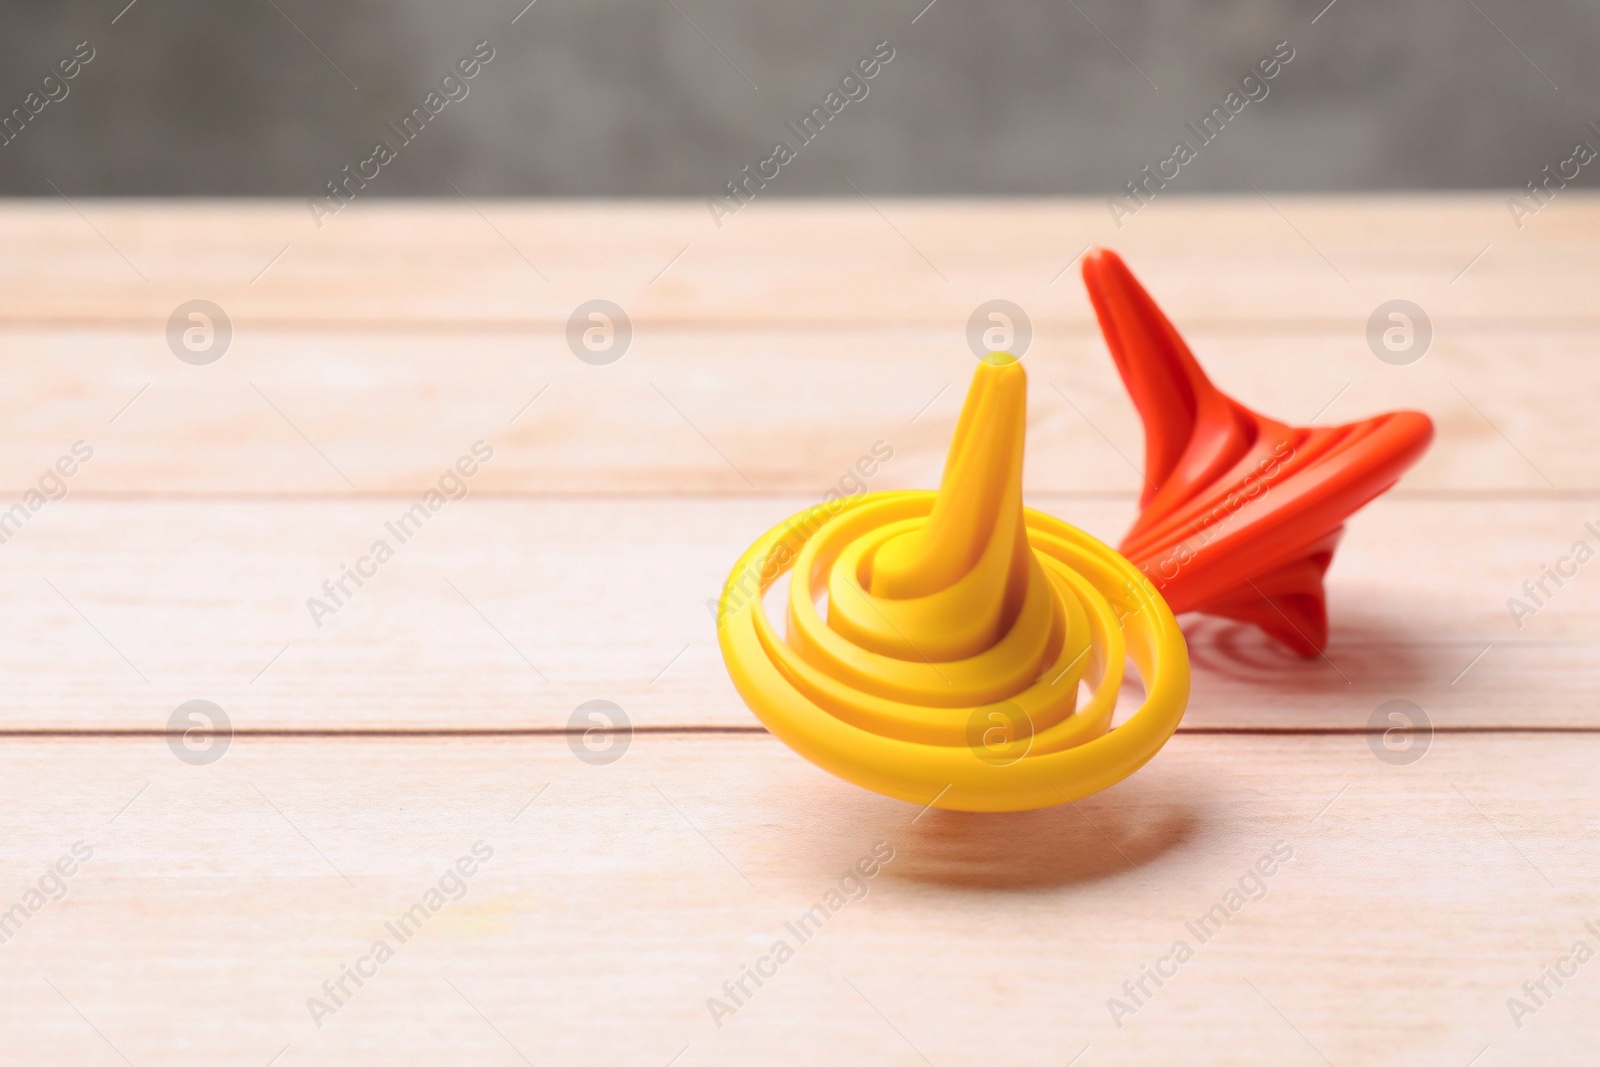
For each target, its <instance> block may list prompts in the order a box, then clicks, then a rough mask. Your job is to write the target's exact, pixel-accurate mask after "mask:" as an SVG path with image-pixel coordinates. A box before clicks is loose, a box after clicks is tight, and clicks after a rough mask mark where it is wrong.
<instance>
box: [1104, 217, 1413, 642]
mask: <svg viewBox="0 0 1600 1067" xmlns="http://www.w3.org/2000/svg"><path fill="white" fill-rule="evenodd" d="M1083 280H1084V284H1085V285H1087V286H1088V289H1089V298H1090V300H1091V301H1092V302H1093V304H1094V309H1095V314H1096V316H1098V318H1099V320H1100V330H1101V332H1102V333H1103V334H1104V335H1105V339H1106V345H1107V346H1108V347H1109V348H1110V349H1111V357H1112V359H1114V360H1115V361H1116V364H1117V370H1118V371H1119V372H1120V373H1121V375H1122V381H1123V384H1124V385H1126V386H1127V389H1128V393H1129V395H1130V396H1131V397H1132V398H1133V403H1134V406H1135V407H1136V408H1138V410H1139V417H1140V418H1141V419H1142V420H1143V422H1144V440H1145V465H1144V480H1145V485H1144V489H1143V492H1142V493H1141V494H1140V498H1139V506H1140V513H1139V518H1138V519H1137V520H1136V521H1135V522H1134V524H1133V527H1132V528H1131V529H1130V530H1129V531H1128V533H1127V536H1126V537H1124V538H1123V541H1122V544H1121V545H1120V546H1119V547H1120V548H1121V551H1122V553H1123V554H1124V555H1126V556H1127V557H1128V558H1129V559H1130V560H1132V561H1133V562H1134V564H1135V565H1137V566H1138V567H1139V569H1140V570H1142V571H1143V572H1144V573H1145V574H1146V575H1147V576H1148V577H1149V579H1150V581H1151V582H1152V583H1154V584H1155V586H1156V588H1157V589H1159V590H1160V591H1161V595H1162V596H1163V597H1164V598H1165V599H1166V601H1167V603H1168V604H1169V605H1170V606H1171V607H1172V610H1173V611H1174V612H1176V613H1179V614H1181V613H1183V612H1186V611H1198V612H1202V613H1204V614H1208V615H1220V616H1223V617H1224V618H1230V619H1237V620H1239V621H1241V622H1246V623H1251V624H1253V625H1255V626H1259V627H1260V628H1261V629H1262V630H1264V631H1265V632H1266V633H1267V634H1268V636H1270V637H1272V638H1273V639H1274V640H1276V641H1278V642H1280V643H1282V644H1284V645H1286V646H1288V647H1289V648H1291V649H1293V650H1294V651H1295V652H1298V653H1300V654H1301V655H1303V656H1314V655H1316V654H1317V653H1319V652H1321V651H1322V648H1323V646H1324V645H1325V644H1327V640H1328V611H1327V599H1326V596H1325V594H1324V592H1323V585H1322V578H1323V575H1324V574H1325V573H1326V572H1327V569H1328V564H1329V563H1330V562H1332V560H1333V550H1334V547H1335V546H1336V545H1337V544H1338V543H1339V537H1340V535H1341V534H1342V533H1343V531H1344V522H1345V520H1346V519H1347V518H1348V517H1349V516H1350V515H1351V514H1352V513H1353V512H1355V511H1356V510H1357V509H1358V508H1360V507H1361V506H1362V505H1363V504H1365V503H1367V501H1369V500H1371V499H1372V498H1373V497H1376V496H1378V495H1379V494H1380V493H1382V492H1384V491H1385V490H1387V489H1388V488H1389V487H1390V486H1392V485H1394V483H1395V482H1396V481H1397V480H1398V479H1399V477H1400V475H1401V474H1402V473H1404V472H1405V470H1406V469H1407V468H1408V467H1410V466H1411V465H1412V464H1413V463H1415V462H1416V461H1417V460H1418V459H1419V458H1421V456H1422V453H1423V452H1424V451H1426V449H1427V447H1428V442H1429V441H1431V440H1432V439H1433V423H1432V422H1431V421H1430V420H1429V419H1428V416H1426V415H1424V414H1422V413H1421V412H1417V411H1394V412H1389V413H1388V414H1384V415H1377V416H1374V417H1373V418H1370V419H1363V420H1362V421H1360V422H1351V423H1345V424H1344V425H1342V426H1291V425H1289V424H1287V423H1283V422H1279V421H1278V420H1276V419H1272V418H1268V417H1267V416H1265V415H1261V414H1258V413H1257V412H1254V411H1251V410H1250V409H1249V408H1247V407H1245V406H1244V405H1243V404H1241V403H1239V402H1238V401H1237V400H1234V399H1233V398H1232V397H1229V396H1227V395H1226V394H1224V393H1223V392H1221V391H1220V390H1218V389H1217V387H1216V386H1214V385H1212V384H1211V381H1210V379H1208V378H1207V377H1206V375H1205V372H1204V371H1202V370H1201V369H1200V365H1199V364H1198V363H1197V362H1195V358H1194V356H1193V354H1192V353H1190V351H1189V346H1188V345H1186V344H1184V341H1183V338H1182V337H1180V336H1179V335H1178V331H1177V330H1176V329H1174V328H1173V325H1172V323H1171V322H1169V321H1168V320H1167V317H1166V316H1165V315H1163V314H1162V313H1161V309H1160V308H1159V307H1157V306H1156V303H1155V301H1154V300H1152V299H1151V297H1150V294H1149V293H1147V292H1145V290H1144V287H1143V286H1141V285H1140V284H1139V282H1138V280H1137V279H1136V278H1134V276H1133V272H1132V271H1130V270H1128V268H1127V266H1126V265H1125V264H1124V263H1123V262H1122V260H1121V259H1120V258H1118V257H1117V255H1116V253H1114V252H1110V251H1107V250H1105V249H1095V250H1093V251H1091V252H1090V253H1089V254H1088V255H1087V256H1085V257H1084V261H1083Z"/></svg>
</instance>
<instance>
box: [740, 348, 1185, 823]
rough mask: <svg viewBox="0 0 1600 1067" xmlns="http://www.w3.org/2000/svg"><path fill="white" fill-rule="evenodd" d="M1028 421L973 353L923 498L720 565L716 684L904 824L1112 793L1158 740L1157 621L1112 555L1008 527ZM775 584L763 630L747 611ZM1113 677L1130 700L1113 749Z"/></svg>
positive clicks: (1068, 536)
mask: <svg viewBox="0 0 1600 1067" xmlns="http://www.w3.org/2000/svg"><path fill="white" fill-rule="evenodd" d="M1026 412H1027V376H1026V374H1024V373H1023V370H1022V366H1021V364H1019V363H1018V362H1017V361H1016V360H1015V359H1013V358H1012V357H1010V356H1007V355H1005V354H1003V353H991V354H990V355H989V356H987V357H985V359H984V361H983V362H982V363H980V364H979V366H978V369H977V372H976V373H975V374H974V375H973V379H972V386H971V389H970V390H969V392H968V393H967V400H966V404H965V406H964V407H963V408H962V411H961V418H960V420H959V422H958V423H957V425H956V431H955V436H954V439H953V440H952V441H951V444H950V453H949V457H948V459H947V460H946V463H945V470H944V477H943V479H942V481H941V482H940V486H939V490H938V491H937V492H927V491H911V492H887V493H868V494H865V495H862V496H856V497H848V498H842V499H832V500H827V501H824V502H823V503H821V504H818V505H816V506H814V507H812V508H809V509H807V510H806V511H803V512H801V513H800V514H799V515H796V516H794V517H793V518H791V519H790V520H788V521H787V522H785V523H783V524H781V525H779V526H777V527H775V528H774V529H772V530H770V531H768V532H767V534H766V535H765V536H763V537H762V538H761V539H760V540H758V541H757V542H756V543H755V544H754V545H753V546H751V548H750V549H749V550H748V551H747V552H746V553H745V554H744V556H743V557H742V558H741V559H740V560H739V562H738V563H737V564H736V565H735V566H734V569H733V572H732V574H730V575H729V577H728V582H727V584H726V585H725V586H724V588H723V593H722V599H721V601H720V602H719V604H718V615H717V624H718V630H719V635H718V636H719V642H720V644H721V647H722V654H723V659H724V661H725V662H726V664H727V666H728V673H729V675H730V677H732V679H733V682H734V685H735V687H736V688H737V689H738V690H739V694H740V695H741V696H742V697H743V698H744V700H745V702H746V703H747V704H748V705H749V706H750V708H751V710H752V711H754V712H755V713H756V715H757V717H758V718H760V719H761V721H762V722H763V723H765V724H766V726H767V727H768V728H769V729H770V730H771V731H772V732H773V733H774V734H775V735H777V736H778V737H779V738H781V739H782V740H783V741H784V742H785V743H786V744H788V745H789V746H790V747H791V748H793V749H794V750H795V751H797V752H799V753H800V754H801V755H802V756H804V757H806V758H807V759H809V760H811V761H812V762H813V763H816V764H817V765H819V766H821V767H823V768H825V769H827V770H829V771H831V772H833V773H834V774H837V775H838V776H839V777H841V778H844V779H846V780H848V781H851V782H855V783H856V784H858V785H861V786H865V787H866V788H868V789H873V790H876V791H877V792H880V793H885V794H887V795H889V796H893V797H898V798H900V799H902V800H907V801H910V802H912V803H915V804H917V805H919V806H925V805H934V806H938V807H942V808H956V809H961V810H968V811H1014V810H1019V809H1023V808H1039V807H1046V806H1049V805H1052V804H1060V803H1063V802H1065V801H1068V800H1076V799H1077V798H1078V797H1081V796H1086V795H1088V794H1089V793H1093V792H1096V791H1098V790H1101V789H1104V788H1106V787H1107V786H1109V785H1112V784H1113V783H1115V782H1117V781H1120V780H1121V779H1122V778H1124V777H1126V776H1127V775H1129V774H1132V773H1133V772H1134V771H1135V770H1137V769H1138V768H1139V767H1141V766H1143V765H1144V763H1145V762H1146V761H1147V760H1149V759H1150V757H1152V756H1153V755H1155V753H1156V752H1157V750H1159V749H1160V748H1161V746H1162V745H1163V744H1165V743H1166V740H1167V738H1168V737H1170V736H1171V735H1172V732H1173V730H1174V729H1176V728H1177V725H1178V720H1179V719H1180V718H1181V717H1182V715H1183V710H1184V707H1185V705H1186V704H1187V702H1188V695H1189V661H1188V653H1187V650H1186V648H1185V646H1184V642H1183V634H1182V632H1181V631H1180V630H1179V629H1178V625H1177V621H1176V619H1174V618H1173V615H1172V612H1171V611H1169V610H1168V609H1167V606H1166V604H1164V603H1163V602H1162V600H1161V597H1160V596H1159V595H1157V594H1156V592H1155V590H1154V589H1153V587H1152V586H1151V584H1150V582H1149V581H1147V580H1146V579H1145V577H1144V576H1143V575H1142V574H1141V573H1140V572H1139V571H1138V570H1137V569H1136V568H1135V567H1134V566H1133V565H1132V564H1131V563H1129V562H1128V561H1127V560H1126V559H1124V558H1123V557H1122V556H1120V555H1118V554H1117V553H1116V552H1115V551H1113V550H1112V549H1111V548H1109V547H1107V546H1106V545H1103V544H1101V543H1100V542H1099V541H1096V540H1095V539H1094V538H1092V537H1090V536H1088V535H1087V534H1085V533H1083V532H1082V531H1080V530H1077V529H1076V528H1074V527H1072V526H1069V525H1067V524H1066V523H1064V522H1061V521H1060V520H1059V519H1055V518H1052V517H1051V516H1049V515H1045V514H1043V513H1041V512H1036V511H1032V510H1029V509H1027V508H1025V507H1023V506H1022V461H1023V447H1024V439H1025V433H1024V431H1025V423H1026ZM784 574H788V575H789V591H788V598H787V600H788V604H787V613H786V615H785V617H784V619H783V622H784V625H783V626H782V628H781V629H780V627H779V626H778V625H777V624H776V622H775V620H774V619H772V618H770V617H769V615H768V612H767V610H766V607H765V605H764V603H763V597H764V596H765V595H766V593H767V591H768V590H769V589H771V587H772V586H773V585H774V584H775V583H776V582H777V581H778V580H779V579H780V578H781V577H782V576H783V575H784ZM1129 660H1131V661H1132V662H1133V663H1134V665H1135V666H1136V667H1137V668H1138V671H1139V675H1140V678H1141V680H1142V681H1143V682H1144V686H1145V700H1144V703H1143V706H1142V707H1140V709H1139V710H1138V711H1136V712H1135V713H1134V714H1133V715H1132V717H1131V718H1130V719H1129V720H1128V721H1127V722H1125V723H1123V724H1122V725H1120V726H1118V727H1117V728H1116V729H1115V730H1111V728H1110V727H1111V717H1112V711H1113V709H1114V707H1115V705H1116V698H1117V692H1118V689H1119V687H1120V686H1121V683H1122V678H1123V673H1124V669H1125V664H1126V662H1127V661H1129Z"/></svg>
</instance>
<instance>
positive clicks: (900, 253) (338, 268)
mask: <svg viewBox="0 0 1600 1067" xmlns="http://www.w3.org/2000/svg"><path fill="white" fill-rule="evenodd" d="M869 193H870V191H869ZM1597 236H1600V199H1597V198H1596V196H1595V195H1594V194H1592V193H1584V192H1581V191H1577V190H1567V191H1565V192H1563V194H1562V197H1561V199H1560V200H1559V201H1558V202H1556V203H1554V204H1552V205H1551V206H1550V207H1549V208H1548V209H1547V210H1544V211H1541V212H1539V214H1538V216H1537V217H1536V218H1534V219H1532V220H1531V221H1529V222H1528V223H1527V224H1526V226H1525V227H1524V228H1522V229H1518V227H1517V224H1516V222H1515V221H1514V220H1513V218H1512V216H1511V214H1510V212H1509V211H1508V209H1507V206H1506V199H1505V197H1503V196H1501V195H1498V194H1474V195H1461V196H1439V195H1435V194H1429V195H1427V196H1383V197H1342V198H1338V197H1297V196H1277V195H1274V196H1273V198H1272V200H1271V202H1270V203H1269V202H1268V201H1266V200H1264V199H1262V198H1260V197H1233V198H1226V197H1224V198H1182V197H1172V198H1164V199H1161V200H1158V201H1157V202H1155V203H1154V204H1152V205H1151V206H1150V207H1149V208H1147V209H1146V210H1144V211H1141V212H1140V213H1139V214H1138V215H1137V217H1135V218H1132V219H1126V220H1124V225H1122V226H1121V227H1120V228H1119V227H1118V226H1117V225H1116V223H1115V222H1114V221H1113V219H1112V217H1111V214H1110V212H1109V211H1108V210H1107V208H1106V203H1105V201H1104V200H1101V199H1090V200H1017V201H994V200H989V201H949V200H900V199H894V198H888V197H884V198H877V197H874V199H873V200H872V202H871V203H870V204H868V203H864V202H862V201H860V200H846V201H830V200H816V201H794V200H758V201H756V202H755V203H754V204H752V205H751V206H750V207H749V208H748V209H747V210H745V211H742V212H740V213H739V214H738V216H737V217H735V218H733V219H731V220H726V221H725V223H724V225H722V226H721V227H720V228H719V227H718V226H717V225H716V224H715V223H714V221H713V220H712V217H711V214H710V213H709V212H708V211H707V209H706V207H705V205H704V203H702V202H698V201H664V202H620V203H619V202H614V201H608V202H581V201H560V202H543V203H540V202H529V201H485V202H482V203H474V204H471V205H469V204H465V203H453V202H439V201H430V202H423V203H417V202H409V203H408V202H404V201H381V200H368V201H357V202H356V203H355V204H354V205H353V206H351V207H350V208H349V209H347V210H346V211H344V212H342V213H341V214H339V215H338V216H337V217H335V218H333V219H331V220H325V225H323V226H322V227H321V228H320V229H319V228H318V226H317V225H316V223H315V222H314V221H313V218H312V214H311V212H310V211H309V210H308V209H307V207H306V205H305V204H304V203H303V202H298V201H283V200H271V201H243V202H241V201H210V202H207V201H183V202H171V201H168V202H160V201H157V202H127V201H92V200H86V201H79V202H76V203H75V205H70V206H69V205H68V204H65V203H57V202H48V201H38V202H12V203H10V204H6V205H0V241H3V242H4V243H5V245H6V247H9V248H16V249H25V250H27V253H28V254H27V255H25V256H24V255H19V256H15V257H12V258H11V259H10V260H8V261H7V262H6V263H5V264H0V319H4V320H9V321H13V322H33V323H38V322H50V323H63V322H71V323H81V322H86V321H100V322H122V323H137V324H139V325H141V326H146V325H148V326H154V327H157V328H159V326H160V324H162V323H164V322H165V321H166V319H167V317H168V315H169V314H171V312H172V310H173V309H174V308H175V307H176V306H177V305H178V304H180V303H181V302H184V301H187V300H192V299H195V298H206V299H210V300H214V301H216V302H218V303H219V304H221V305H222V306H223V307H224V308H226V309H227V310H228V313H229V315H230V316H231V317H232V318H233V319H234V321H235V322H237V323H241V324H257V323H263V322H293V323H319V324H326V323H336V322H337V323H346V322H364V323H378V324H382V325H383V326H384V328H387V329H412V328H415V327H417V326H419V325H423V324H429V323H446V322H448V323H462V322H468V323H473V324H474V326H475V328H479V329H481V328H484V327H503V326H505V325H508V324H521V325H528V324H538V325H540V326H542V327H545V328H559V327H560V326H562V325H563V324H564V323H565V322H566V320H567V317H568V315H569V314H570V313H571V312H572V310H573V308H575V307H576V306H577V305H578V304H579V303H581V302H583V301H586V300H590V299H593V298H596V297H606V298H609V299H612V300H615V301H617V302H619V303H620V304H622V305H623V306H624V307H625V308H628V309H629V313H630V315H632V316H633V318H634V319H635V321H636V322H638V323H640V324H646V325H655V324H666V323H679V324H682V323H704V322H707V321H716V322H724V323H742V324H745V325H761V326H771V325H778V324H794V323H834V324H840V323H869V322H870V323H929V322H940V323H944V322H948V323H962V322H964V321H965V320H966V317H967V315H968V314H969V313H970V312H971V310H972V309H973V308H974V307H975V306H976V305H977V304H978V303H979V302H980V301H983V300H988V299H992V298H995V297H997V296H998V297H1004V298H1007V299H1011V300H1015V301H1017V302H1018V303H1021V304H1023V305H1025V306H1027V305H1030V304H1032V305H1037V306H1040V311H1039V312H1038V314H1037V315H1036V316H1035V317H1036V319H1037V320H1039V321H1041V322H1043V321H1063V322H1071V323H1076V324H1079V325H1080V326H1081V325H1083V324H1087V323H1088V321H1089V310H1088V307H1087V304H1086V302H1085V301H1084V300H1083V299H1082V296H1081V293H1080V292H1079V291H1078V287H1077V285H1076V283H1075V282H1073V281H1072V280H1071V279H1070V278H1062V277H1061V275H1062V273H1063V271H1064V269H1065V268H1066V267H1067V266H1068V264H1070V263H1071V262H1072V260H1073V258H1074V257H1075V256H1076V255H1077V254H1078V252H1079V251H1080V250H1081V249H1082V248H1083V247H1084V246H1085V245H1088V244H1090V243H1099V244H1108V245H1113V246H1115V247H1117V248H1119V249H1120V250H1122V251H1123V252H1124V253H1126V254H1127V256H1128V257H1129V259H1130V261H1131V262H1132V263H1133V265H1134V268H1135V269H1136V270H1138V271H1139V272H1140V273H1141V275H1143V276H1144V277H1145V278H1146V279H1147V280H1148V281H1149V282H1150V283H1151V284H1152V285H1153V286H1154V287H1155V289H1156V291H1157V292H1159V293H1161V294H1162V299H1163V300H1164V301H1165V302H1167V303H1168V306H1169V307H1170V309H1171V310H1172V311H1173V312H1175V313H1177V314H1178V315H1179V316H1180V317H1182V318H1185V319H1187V320H1189V321H1190V322H1191V324H1192V325H1199V324H1201V323H1203V322H1207V321H1222V322H1233V323H1239V322H1257V321H1262V320H1267V321H1280V322H1281V321H1286V320H1287V321H1299V320H1307V319H1314V320H1318V321H1338V322H1341V323H1344V324H1348V325H1360V324H1363V323H1365V321H1366V319H1367V317H1368V316H1369V315H1370V314H1371V312H1372V310H1373V308H1374V307H1376V306H1377V305H1378V304H1379V303H1381V302H1383V301H1386V300H1390V299H1394V298H1396V297H1405V298H1408V299H1412V300H1415V301H1417V302H1419V303H1421V304H1422V305H1423V306H1424V307H1427V308H1428V309H1429V310H1430V313H1431V314H1434V315H1435V316H1436V317H1438V318H1452V317H1461V318H1464V319H1470V320H1473V321H1479V322H1493V323H1496V324H1500V325H1505V324H1508V323H1512V322H1515V323H1521V324H1526V323H1539V322H1543V321H1545V320H1547V319H1549V318H1552V317H1554V318H1562V319H1581V320H1583V321H1585V322H1593V321H1594V317H1595V315H1594V309H1593V301H1592V294H1593V292H1594V290H1595V287H1596V284H1597V282H1600V273H1597V272H1600V267H1597V266H1596V265H1595V261H1594V257H1593V256H1592V255H1591V254H1590V252H1591V250H1592V248H1593V245H1594V241H1595V239H1596V237H1597ZM286 249H287V251H286ZM1480 255H1481V258H1479V257H1480ZM280 256H281V258H279V257H280ZM1469 266H1470V269H1468V268H1469ZM269 268H270V269H269ZM1058 279H1059V280H1058Z"/></svg>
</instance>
